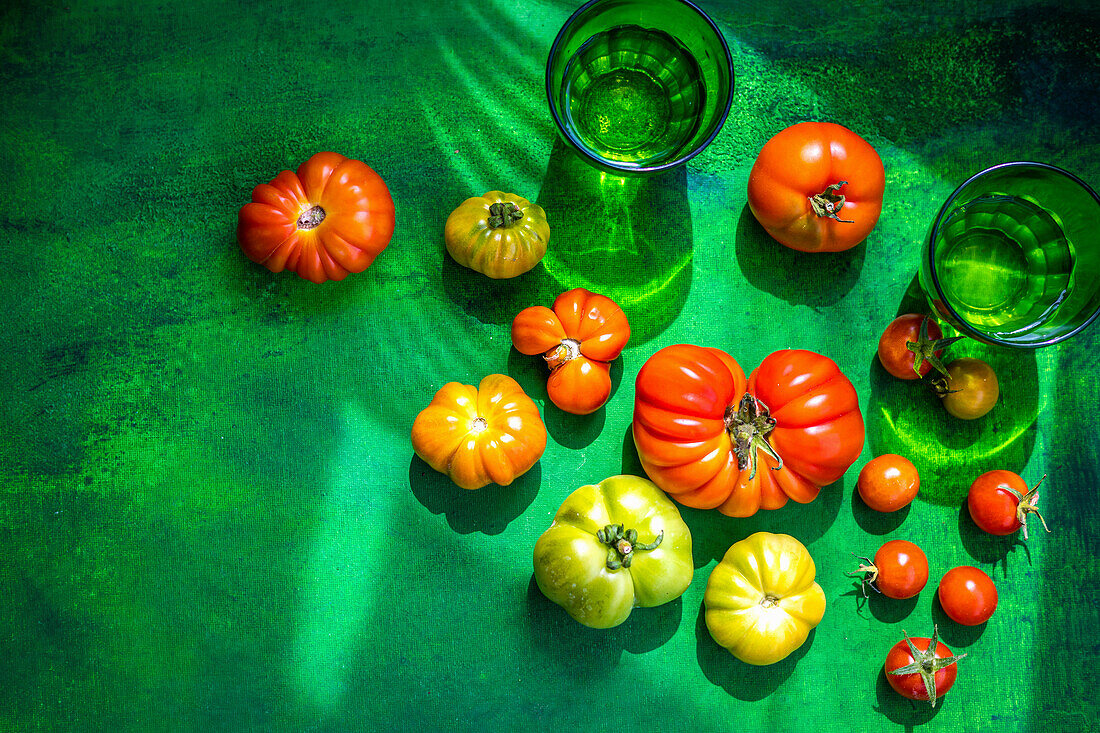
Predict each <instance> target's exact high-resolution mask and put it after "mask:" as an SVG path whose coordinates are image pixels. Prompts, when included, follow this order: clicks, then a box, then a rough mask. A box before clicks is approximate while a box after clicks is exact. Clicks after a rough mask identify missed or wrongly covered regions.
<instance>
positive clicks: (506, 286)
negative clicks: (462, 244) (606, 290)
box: [440, 225, 561, 325]
mask: <svg viewBox="0 0 1100 733" xmlns="http://www.w3.org/2000/svg"><path fill="white" fill-rule="evenodd" d="M441 226H442V225H441ZM440 246H443V245H440ZM440 269H441V273H440V277H441V279H442V281H443V292H444V293H445V294H446V295H447V297H448V298H449V299H450V300H451V302H452V303H454V304H455V305H456V306H458V307H459V308H461V309H462V310H463V311H464V312H465V313H466V314H468V315H469V316H470V317H471V318H474V319H476V320H478V321H480V322H481V323H491V324H494V325H503V324H506V323H507V324H511V323H512V320H513V319H514V318H515V317H516V314H518V313H519V312H520V311H521V310H523V309H524V308H526V307H528V306H531V305H540V304H544V303H552V302H553V301H554V298H556V297H558V295H559V294H560V292H561V291H560V290H558V289H557V287H556V285H555V283H554V282H553V280H551V278H550V277H549V276H548V275H547V273H546V270H545V269H544V268H543V266H542V264H541V263H540V264H538V265H535V267H534V268H532V269H531V270H529V271H527V272H525V273H523V274H522V275H517V276H516V277H512V278H504V279H500V280H494V279H493V278H491V277H488V276H486V275H482V274H481V273H480V272H477V271H476V270H471V269H470V268H468V267H463V266H462V265H460V264H458V262H456V261H455V259H454V258H453V257H451V255H450V254H449V253H447V252H446V250H444V252H443V262H442V264H441V266H440Z"/></svg>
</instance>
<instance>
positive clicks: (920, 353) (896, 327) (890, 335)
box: [878, 313, 962, 379]
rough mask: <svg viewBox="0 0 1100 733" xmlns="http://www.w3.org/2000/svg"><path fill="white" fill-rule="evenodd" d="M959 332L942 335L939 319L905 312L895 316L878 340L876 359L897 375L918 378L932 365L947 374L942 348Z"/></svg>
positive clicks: (958, 337) (953, 339)
mask: <svg viewBox="0 0 1100 733" xmlns="http://www.w3.org/2000/svg"><path fill="white" fill-rule="evenodd" d="M960 338H962V337H961V336H954V337H952V338H947V339H945V338H944V337H943V331H942V330H941V329H940V326H939V324H938V323H936V322H935V321H934V320H932V318H931V317H929V316H924V315H920V314H917V313H906V314H905V315H902V316H898V317H897V318H895V319H894V320H893V321H891V322H890V325H889V326H887V327H886V330H885V331H883V332H882V336H880V337H879V340H878V360H879V362H881V363H882V367H883V368H884V369H885V370H886V371H887V372H889V373H890V374H891V375H893V376H895V377H897V378H898V379H920V378H921V377H923V376H924V375H926V374H928V372H929V371H931V370H932V369H933V368H934V369H936V371H938V372H940V373H941V374H943V375H945V376H946V375H947V367H945V366H944V365H943V362H942V361H940V357H941V356H942V355H943V350H944V349H945V348H946V347H947V346H948V345H950V344H952V343H954V342H955V341H958V340H959V339H960Z"/></svg>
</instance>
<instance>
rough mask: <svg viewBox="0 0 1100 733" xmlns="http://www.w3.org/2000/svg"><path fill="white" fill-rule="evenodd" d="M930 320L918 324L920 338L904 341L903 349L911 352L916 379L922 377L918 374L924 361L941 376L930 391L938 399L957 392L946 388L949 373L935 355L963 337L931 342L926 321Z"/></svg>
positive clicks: (928, 319) (927, 318) (925, 318)
mask: <svg viewBox="0 0 1100 733" xmlns="http://www.w3.org/2000/svg"><path fill="white" fill-rule="evenodd" d="M930 320H931V318H929V317H928V316H925V317H924V320H923V321H921V322H920V336H918V337H917V340H916V341H906V342H905V348H907V349H909V350H910V351H912V352H913V371H914V372H916V373H917V376H918V377H922V376H924V375H923V374H921V373H920V368H921V366H922V365H923V364H924V362H926V361H927V362H928V363H929V364H931V365H932V368H933V369H935V370H936V371H937V372H939V373H940V374H942V375H943V379H938V380H934V381H933V383H932V389H933V390H934V391H935V392H936V394H938V395H939V396H940V397H943V396H945V395H947V394H949V393H951V392H957V391H958V390H952V389H949V388H948V379H949V378H950V377H951V373H950V372H948V371H947V367H945V366H944V365H943V362H942V361H940V357H938V356H937V355H936V354H937V353H938V352H941V351H943V350H944V349H946V348H947V347H948V346H950V345H951V344H953V343H955V342H956V341H958V340H959V339H961V338H964V337H963V336H952V337H951V338H946V339H936V340H935V341H933V340H932V339H930V338H928V321H930Z"/></svg>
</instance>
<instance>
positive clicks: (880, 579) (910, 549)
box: [846, 540, 928, 599]
mask: <svg viewBox="0 0 1100 733" xmlns="http://www.w3.org/2000/svg"><path fill="white" fill-rule="evenodd" d="M859 559H860V560H862V561H863V563H864V564H863V565H860V566H859V569H858V570H855V571H854V572H849V573H846V575H848V576H849V577H855V576H856V575H858V574H860V573H866V575H864V576H863V595H864V597H866V595H867V586H870V587H871V589H872V590H875V591H878V592H879V593H881V594H882V595H884V596H886V597H887V598H898V599H901V598H912V597H913V596H915V595H917V594H918V593H920V592H921V590H923V589H924V586H925V584H926V583H927V582H928V558H927V557H926V556H925V554H924V551H923V550H921V549H920V548H919V547H917V546H916V545H914V544H913V543H912V542H908V541H907V540H890V541H889V542H887V543H886V544H884V545H883V546H882V547H880V548H879V549H878V552H876V553H875V559H874V562H872V561H871V560H869V559H868V558H866V557H860V558H859Z"/></svg>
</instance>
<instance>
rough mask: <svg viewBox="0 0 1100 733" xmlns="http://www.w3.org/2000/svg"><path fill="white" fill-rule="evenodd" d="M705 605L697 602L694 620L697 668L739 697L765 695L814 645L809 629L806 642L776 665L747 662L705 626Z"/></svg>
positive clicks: (752, 698)
mask: <svg viewBox="0 0 1100 733" xmlns="http://www.w3.org/2000/svg"><path fill="white" fill-rule="evenodd" d="M706 610H707V609H706V605H705V604H702V603H701V604H699V614H698V618H697V619H696V622H695V654H696V656H697V657H698V659H699V668H700V669H701V670H702V671H703V676H705V677H706V678H707V679H708V680H709V681H710V682H711V684H714V685H717V686H718V687H721V688H722V689H723V690H725V691H726V692H728V693H729V694H730V695H733V696H734V697H736V698H737V699H738V700H745V701H756V700H763V699H764V698H765V697H768V696H769V695H771V694H772V693H773V692H775V691H776V689H778V688H779V686H780V685H782V684H783V683H784V682H785V681H786V680H787V679H788V678H789V677H790V676H791V674H792V673H793V672H794V669H795V667H797V666H798V661H799V660H800V659H802V657H804V656H806V652H808V651H809V650H810V647H811V646H813V643H814V636H815V635H816V634H817V630H816V629H815V630H812V631H810V635H809V637H807V639H806V641H805V643H803V644H802V646H800V647H798V648H797V649H795V650H794V651H793V652H791V653H790V655H789V656H787V657H786V658H785V659H781V660H779V661H778V662H776V663H775V664H769V665H765V666H759V667H758V666H756V665H752V664H746V663H745V662H742V661H741V660H740V659H738V658H737V657H735V656H733V655H732V654H730V652H729V650H728V649H725V648H723V647H721V646H719V645H718V643H717V642H716V641H714V638H713V637H712V636H711V635H710V630H709V629H708V628H707V620H706Z"/></svg>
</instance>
